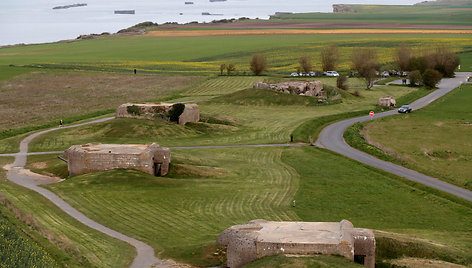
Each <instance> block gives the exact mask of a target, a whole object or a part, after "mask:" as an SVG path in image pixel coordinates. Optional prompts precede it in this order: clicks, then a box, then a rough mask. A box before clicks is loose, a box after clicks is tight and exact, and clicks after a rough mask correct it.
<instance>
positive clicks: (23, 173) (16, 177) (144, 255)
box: [7, 117, 175, 268]
mask: <svg viewBox="0 0 472 268" xmlns="http://www.w3.org/2000/svg"><path fill="white" fill-rule="evenodd" d="M113 118H114V117H107V118H102V119H98V120H94V121H90V122H86V123H81V124H76V125H70V126H66V127H63V128H72V127H78V126H84V125H88V124H94V123H100V122H105V121H108V120H111V119H113ZM58 129H59V128H52V129H48V130H43V131H40V132H37V133H34V134H32V135H29V136H28V137H26V138H25V139H24V140H22V141H21V143H20V152H19V153H17V154H11V155H12V156H15V162H13V164H11V165H9V166H8V167H7V170H8V173H7V178H8V180H10V181H12V182H14V183H16V184H18V185H21V186H23V187H26V188H28V189H31V190H33V191H35V192H38V193H39V194H41V195H42V196H44V197H46V198H47V199H49V200H50V201H51V202H53V203H54V204H55V205H56V206H58V207H59V208H60V209H62V210H63V211H65V212H66V213H67V214H69V215H70V216H71V217H73V218H75V219H76V220H78V221H79V222H81V223H83V224H85V225H87V226H88V227H90V228H92V229H95V230H97V231H99V232H102V233H104V234H107V235H109V236H111V237H114V238H117V239H119V240H122V241H125V242H127V243H129V244H131V245H132V246H134V247H135V248H136V252H137V255H136V257H135V259H134V261H133V263H132V264H131V267H133V268H142V267H173V266H175V265H173V263H170V262H168V261H165V260H160V259H158V258H156V257H155V256H154V249H153V248H152V247H151V246H149V245H147V244H145V243H143V242H141V241H139V240H136V239H134V238H132V237H129V236H126V235H124V234H122V233H119V232H117V231H115V230H112V229H110V228H108V227H105V226H103V225H101V224H100V223H98V222H96V221H94V220H92V219H90V218H88V217H87V216H85V215H84V214H83V213H81V212H80V211H78V210H77V209H75V208H73V207H72V206H71V205H69V204H68V203H66V202H65V201H64V200H62V199H61V198H60V197H59V196H57V195H56V194H54V193H53V192H51V191H49V190H47V189H45V188H43V187H40V185H41V184H49V183H55V182H58V181H59V180H58V179H57V178H51V177H47V176H42V175H38V174H35V173H32V172H29V171H28V170H25V169H24V167H25V164H26V157H27V152H28V144H29V143H30V142H31V141H32V140H33V139H34V138H35V137H37V136H39V135H42V134H45V133H48V132H51V131H54V130H58Z"/></svg>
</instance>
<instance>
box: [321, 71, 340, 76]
mask: <svg viewBox="0 0 472 268" xmlns="http://www.w3.org/2000/svg"><path fill="white" fill-rule="evenodd" d="M323 75H325V76H339V74H338V72H336V71H326V72H324V73H323Z"/></svg>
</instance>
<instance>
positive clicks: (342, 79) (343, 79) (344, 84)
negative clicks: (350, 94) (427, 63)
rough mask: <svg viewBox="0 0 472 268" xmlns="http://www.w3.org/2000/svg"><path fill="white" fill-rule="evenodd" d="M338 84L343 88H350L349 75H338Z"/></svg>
mask: <svg viewBox="0 0 472 268" xmlns="http://www.w3.org/2000/svg"><path fill="white" fill-rule="evenodd" d="M336 86H337V87H338V88H340V89H342V90H348V89H349V86H348V85H347V76H344V75H341V76H338V79H337V80H336Z"/></svg>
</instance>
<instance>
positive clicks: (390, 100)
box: [377, 96, 397, 107]
mask: <svg viewBox="0 0 472 268" xmlns="http://www.w3.org/2000/svg"><path fill="white" fill-rule="evenodd" d="M377 105H378V106H380V107H395V106H397V101H396V100H395V98H394V97H393V96H386V97H381V98H379V101H378V102H377Z"/></svg>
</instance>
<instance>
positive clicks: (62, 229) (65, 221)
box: [0, 157, 135, 267]
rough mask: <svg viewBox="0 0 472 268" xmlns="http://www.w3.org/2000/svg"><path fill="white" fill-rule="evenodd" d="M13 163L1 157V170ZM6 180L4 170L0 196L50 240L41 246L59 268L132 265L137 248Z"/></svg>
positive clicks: (1, 176)
mask: <svg viewBox="0 0 472 268" xmlns="http://www.w3.org/2000/svg"><path fill="white" fill-rule="evenodd" d="M12 161H13V160H12V159H11V158H5V157H0V167H3V166H4V165H5V164H7V163H11V162H12ZM5 176H6V173H5V171H4V170H3V169H0V195H1V196H4V197H5V198H6V199H7V200H8V204H10V205H11V206H12V207H13V208H14V211H15V212H16V214H15V215H14V216H15V217H18V218H19V219H20V220H21V221H24V222H27V223H28V227H27V228H32V229H33V230H34V231H35V232H37V233H39V235H38V237H41V236H43V237H45V238H38V237H37V239H38V240H39V241H40V242H41V239H47V240H48V241H43V242H41V244H42V245H43V246H44V247H45V249H46V250H47V251H48V253H49V254H50V255H51V256H52V257H54V258H55V261H56V262H57V263H58V264H59V265H61V266H68V267H97V266H98V267H123V266H126V265H127V264H129V263H131V261H132V259H133V257H134V255H135V250H134V248H133V247H131V246H130V245H128V244H127V243H125V242H121V241H119V240H116V239H114V238H111V237H108V236H106V235H104V234H102V233H99V232H97V231H95V230H92V229H90V228H88V227H86V226H84V225H82V224H81V223H79V222H77V221H75V220H73V219H72V218H71V217H69V216H68V215H67V214H65V212H63V211H62V210H60V209H58V208H57V207H56V206H55V205H53V204H52V203H51V202H49V201H47V200H46V199H45V198H43V197H42V196H41V195H39V194H37V193H35V192H32V191H30V190H27V189H25V188H23V187H20V186H18V185H16V184H13V183H11V182H9V181H7V180H6V177H5ZM2 206H5V204H2ZM51 244H53V245H54V246H52V245H51ZM38 265H39V264H38Z"/></svg>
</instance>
